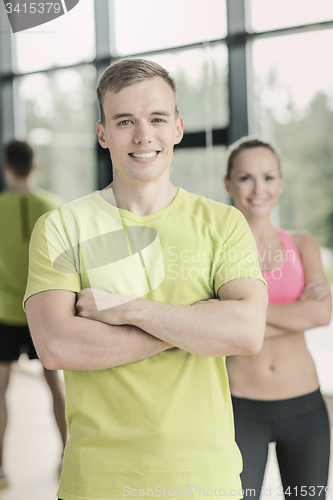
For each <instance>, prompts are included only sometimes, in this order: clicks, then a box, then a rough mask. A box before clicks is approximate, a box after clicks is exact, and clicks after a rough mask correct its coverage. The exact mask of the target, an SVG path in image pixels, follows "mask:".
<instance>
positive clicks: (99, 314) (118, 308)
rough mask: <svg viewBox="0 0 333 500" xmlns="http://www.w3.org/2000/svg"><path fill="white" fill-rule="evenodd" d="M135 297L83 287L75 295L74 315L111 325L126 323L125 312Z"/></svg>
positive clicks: (135, 299) (130, 306)
mask: <svg viewBox="0 0 333 500" xmlns="http://www.w3.org/2000/svg"><path fill="white" fill-rule="evenodd" d="M137 300H138V299H137V297H133V296H131V295H120V294H116V293H108V292H104V291H102V290H97V289H95V288H84V289H83V290H81V292H80V293H79V294H78V295H77V300H76V316H80V317H81V318H87V319H92V320H95V321H101V322H103V323H107V324H109V325H113V326H119V325H126V324H127V323H128V322H127V321H126V313H128V311H129V309H130V308H131V309H132V308H133V305H134V304H131V305H130V303H131V302H133V301H137ZM135 305H136V304H135Z"/></svg>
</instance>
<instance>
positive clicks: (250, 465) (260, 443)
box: [224, 137, 331, 500]
mask: <svg viewBox="0 0 333 500" xmlns="http://www.w3.org/2000/svg"><path fill="white" fill-rule="evenodd" d="M224 182H225V186H226V190H227V192H228V193H229V194H230V196H232V198H233V200H234V204H235V206H236V207H237V208H238V209H239V210H240V211H241V212H242V213H243V215H244V216H245V217H246V219H247V221H248V223H249V225H250V228H251V230H252V232H253V235H254V237H255V240H256V242H257V247H258V256H259V261H260V265H261V269H262V272H263V275H264V277H265V279H266V281H267V287H268V295H269V306H268V312H267V320H266V321H267V324H266V332H265V340H264V345H263V348H262V350H261V351H260V353H259V354H257V355H255V356H231V357H229V358H228V359H227V366H228V373H229V378H230V386H231V393H232V396H233V406H234V415H235V430H236V441H237V444H238V446H239V448H240V450H241V453H242V456H243V472H242V475H241V477H242V484H243V490H244V496H246V495H251V498H256V499H258V498H259V496H260V491H261V487H262V482H263V477H264V472H265V466H266V461H267V453H268V444H269V443H270V442H276V454H277V459H278V463H279V468H280V474H281V479H282V484H283V490H284V493H285V498H288V499H289V500H291V499H293V498H295V499H296V498H300V497H312V498H324V497H325V487H326V485H327V478H328V463H329V447H330V427H329V422H328V415H327V410H326V406H325V403H324V400H323V398H322V395H321V393H320V390H319V384H318V378H317V374H316V368H315V364H314V362H313V359H312V357H311V355H310V353H309V351H308V349H307V347H306V343H305V338H304V331H305V330H308V329H310V328H315V327H317V326H321V325H327V324H328V323H329V321H330V318H331V294H330V288H329V285H328V283H327V281H326V278H325V274H324V271H323V267H322V263H321V259H320V253H319V248H318V245H317V243H316V241H315V239H314V238H313V236H312V235H311V234H309V233H306V232H294V231H290V232H289V231H288V232H287V231H285V230H282V229H277V228H275V227H273V225H272V223H271V212H272V209H273V207H274V206H275V205H276V203H277V201H278V199H279V195H280V194H281V192H282V190H283V178H282V173H281V166H280V159H279V155H278V153H277V152H276V150H275V148H274V147H273V146H272V145H270V144H269V143H266V142H263V141H261V140H259V139H253V138H249V137H245V138H243V139H241V140H240V141H238V142H237V143H235V144H234V145H233V146H231V147H230V149H229V157H228V169H227V175H226V177H225V179H224ZM253 489H254V490H255V494H254V492H253ZM246 490H248V491H246ZM250 490H252V491H251V492H250ZM276 493H277V494H280V495H281V496H282V492H276Z"/></svg>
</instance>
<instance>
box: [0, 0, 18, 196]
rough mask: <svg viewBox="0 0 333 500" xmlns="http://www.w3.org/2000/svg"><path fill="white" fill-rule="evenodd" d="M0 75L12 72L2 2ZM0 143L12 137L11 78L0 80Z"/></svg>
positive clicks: (0, 181)
mask: <svg viewBox="0 0 333 500" xmlns="http://www.w3.org/2000/svg"><path fill="white" fill-rule="evenodd" d="M0 37H1V40H0V76H2V75H3V74H8V73H12V47H11V27H10V24H9V20H8V17H7V14H6V11H5V6H4V3H3V2H1V3H0ZM0 109H1V113H0V115H1V116H0V144H2V145H3V144H4V143H5V142H7V141H8V140H10V139H12V138H13V137H14V133H15V129H14V93H13V80H12V79H10V80H9V81H6V82H4V81H3V80H2V79H1V81H0ZM2 163H3V152H2V148H0V164H2ZM4 187H5V181H4V177H3V175H2V171H1V173H0V189H3V188H4Z"/></svg>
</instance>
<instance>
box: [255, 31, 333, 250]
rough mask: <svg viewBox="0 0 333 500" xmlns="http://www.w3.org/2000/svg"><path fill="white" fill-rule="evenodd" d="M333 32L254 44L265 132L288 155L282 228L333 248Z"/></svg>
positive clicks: (259, 123)
mask: <svg viewBox="0 0 333 500" xmlns="http://www.w3.org/2000/svg"><path fill="white" fill-rule="evenodd" d="M332 44H333V30H327V31H319V32H313V33H306V34H298V35H292V36H286V37H277V38H274V39H269V40H268V39H265V40H258V41H257V42H255V44H254V47H253V56H254V70H255V77H256V82H255V99H256V103H257V110H256V117H257V128H258V131H259V133H260V134H261V135H262V136H263V137H265V138H266V139H269V140H272V141H273V142H275V143H276V144H277V145H278V146H279V148H280V150H281V153H282V157H283V171H284V176H285V189H284V194H283V196H282V198H281V203H280V217H281V226H282V227H286V228H290V229H305V230H309V231H310V232H312V233H314V234H315V236H316V237H317V238H318V240H319V242H320V244H321V245H323V246H327V247H330V248H333V236H332V235H333V209H332V192H333V176H332V165H333V141H332V134H333V125H332V124H333V81H332V71H331V68H330V67H329V66H330V65H328V64H327V61H328V60H330V57H331V54H330V53H331V47H332Z"/></svg>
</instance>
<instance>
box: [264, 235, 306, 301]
mask: <svg viewBox="0 0 333 500" xmlns="http://www.w3.org/2000/svg"><path fill="white" fill-rule="evenodd" d="M276 232H277V234H278V236H279V238H280V241H281V244H282V247H283V252H284V262H283V264H282V266H281V267H277V268H275V269H273V270H272V271H269V272H267V273H263V276H264V278H265V280H266V282H267V291H268V299H269V303H270V304H279V303H282V302H296V300H297V299H298V298H299V297H300V295H301V294H302V291H303V289H304V283H305V281H304V271H303V265H302V261H301V258H300V256H299V253H298V251H297V248H296V247H295V245H294V243H293V240H292V239H291V236H290V235H289V233H287V231H284V230H283V229H276Z"/></svg>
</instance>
